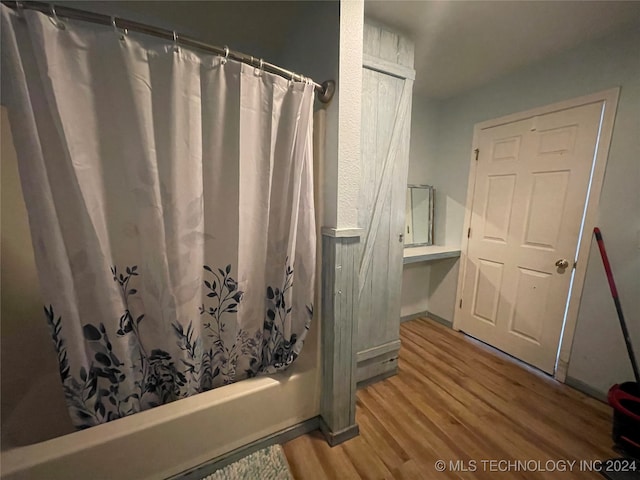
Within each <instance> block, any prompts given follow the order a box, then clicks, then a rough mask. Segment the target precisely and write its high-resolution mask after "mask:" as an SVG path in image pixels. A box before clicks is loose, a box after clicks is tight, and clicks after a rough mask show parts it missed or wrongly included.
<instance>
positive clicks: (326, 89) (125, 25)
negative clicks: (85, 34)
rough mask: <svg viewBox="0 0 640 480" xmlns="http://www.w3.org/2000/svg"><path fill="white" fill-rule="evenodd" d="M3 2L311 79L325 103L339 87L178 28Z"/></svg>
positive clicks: (293, 77)
mask: <svg viewBox="0 0 640 480" xmlns="http://www.w3.org/2000/svg"><path fill="white" fill-rule="evenodd" d="M2 3H3V4H4V5H6V6H8V7H10V8H13V9H14V10H18V11H20V10H36V11H38V12H41V13H45V14H47V15H50V16H51V17H52V21H54V22H55V24H56V26H58V27H59V28H64V24H62V23H61V22H60V21H59V20H58V18H59V17H62V18H68V19H71V20H82V21H85V22H91V23H98V24H100V25H107V26H109V25H110V26H113V27H114V28H116V29H119V30H121V31H122V33H124V34H126V33H127V32H128V31H129V30H130V31H133V32H139V33H145V34H147V35H153V36H156V37H160V38H164V39H166V40H171V41H173V42H175V43H176V45H182V46H185V47H192V48H197V49H199V50H204V51H205V52H211V53H215V54H216V55H220V56H222V57H226V58H231V59H233V60H236V61H238V62H242V63H246V64H248V65H251V66H253V67H256V68H260V69H263V70H265V71H267V72H269V73H274V74H276V75H280V76H281V77H285V78H289V79H291V80H293V81H299V82H303V81H305V80H309V81H310V82H311V83H312V84H313V87H314V90H315V91H316V93H317V96H318V100H319V101H320V102H322V103H329V102H330V101H331V99H332V98H333V94H334V93H335V90H336V82H335V81H334V80H326V81H325V82H323V83H322V84H319V83H316V82H315V81H313V80H312V79H311V78H308V77H305V76H304V75H301V74H299V73H295V72H291V71H289V70H286V69H284V68H282V67H279V66H277V65H274V64H272V63H269V62H266V61H264V60H263V59H261V58H257V57H254V56H252V55H247V54H246V53H242V52H237V51H235V50H230V49H229V48H228V47H226V46H225V47H216V46H215V45H209V44H208V43H204V42H201V41H199V40H196V39H194V38H190V37H188V36H186V35H181V34H178V33H177V32H176V31H171V30H165V29H163V28H158V27H153V26H151V25H145V24H143V23H138V22H134V21H133V20H127V19H125V18H118V17H113V16H109V15H103V14H100V13H93V12H89V11H86V10H79V9H77V8H71V7H65V6H62V5H54V4H52V3H45V2H17V1H8V0H2Z"/></svg>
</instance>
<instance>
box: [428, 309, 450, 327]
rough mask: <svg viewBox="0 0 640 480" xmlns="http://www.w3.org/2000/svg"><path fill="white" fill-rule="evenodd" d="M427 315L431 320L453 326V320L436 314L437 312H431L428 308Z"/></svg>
mask: <svg viewBox="0 0 640 480" xmlns="http://www.w3.org/2000/svg"><path fill="white" fill-rule="evenodd" d="M427 317H429V318H430V319H431V320H433V321H435V322H438V323H439V324H441V325H444V326H445V327H449V328H453V321H451V320H447V319H446V318H442V317H440V316H438V315H436V314H435V313H431V312H430V311H428V310H427Z"/></svg>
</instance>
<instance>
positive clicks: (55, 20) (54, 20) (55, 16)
mask: <svg viewBox="0 0 640 480" xmlns="http://www.w3.org/2000/svg"><path fill="white" fill-rule="evenodd" d="M51 17H53V18H51ZM51 17H49V20H50V21H51V23H53V24H54V25H55V26H56V27H57V28H59V29H60V30H64V29H65V28H66V26H65V24H64V23H62V22H61V21H60V19H59V18H58V14H57V13H56V7H55V5H53V4H51Z"/></svg>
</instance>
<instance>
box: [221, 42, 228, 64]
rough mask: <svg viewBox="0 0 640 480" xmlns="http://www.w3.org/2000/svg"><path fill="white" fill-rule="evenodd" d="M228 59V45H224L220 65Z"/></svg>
mask: <svg viewBox="0 0 640 480" xmlns="http://www.w3.org/2000/svg"><path fill="white" fill-rule="evenodd" d="M228 59H229V47H227V46H226V45H225V46H224V57H222V60H220V63H221V64H222V65H225V64H226V63H227V60H228Z"/></svg>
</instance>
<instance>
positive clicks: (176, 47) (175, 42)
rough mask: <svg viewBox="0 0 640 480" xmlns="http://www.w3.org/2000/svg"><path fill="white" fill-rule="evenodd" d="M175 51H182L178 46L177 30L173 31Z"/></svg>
mask: <svg viewBox="0 0 640 480" xmlns="http://www.w3.org/2000/svg"><path fill="white" fill-rule="evenodd" d="M173 51H174V52H176V53H178V52H179V51H180V47H179V46H178V35H177V34H176V31H175V30H174V31H173Z"/></svg>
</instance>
